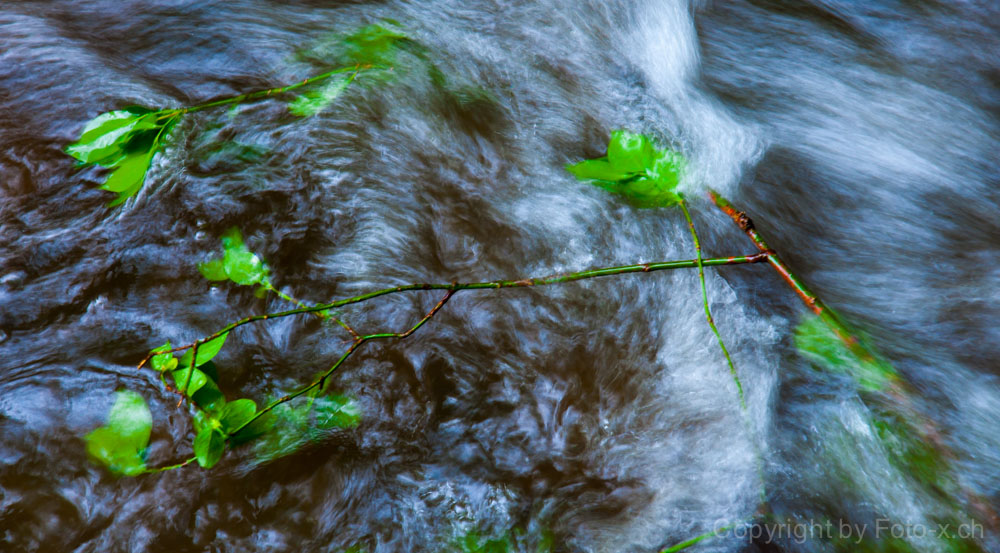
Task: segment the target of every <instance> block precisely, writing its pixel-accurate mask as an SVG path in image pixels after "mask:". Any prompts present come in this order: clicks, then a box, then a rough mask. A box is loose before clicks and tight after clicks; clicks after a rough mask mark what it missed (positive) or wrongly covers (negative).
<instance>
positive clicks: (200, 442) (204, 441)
mask: <svg viewBox="0 0 1000 553" xmlns="http://www.w3.org/2000/svg"><path fill="white" fill-rule="evenodd" d="M225 449H226V437H225V436H223V435H222V432H220V431H219V430H218V429H216V428H212V425H205V426H203V427H202V429H201V430H200V431H199V432H198V435H197V436H195V438H194V455H195V457H196V458H197V459H198V464H199V465H201V466H202V468H206V469H208V468H212V467H213V466H215V464H216V463H218V462H219V459H221V458H222V453H223V452H224V451H225Z"/></svg>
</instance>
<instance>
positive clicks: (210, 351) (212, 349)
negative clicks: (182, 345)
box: [178, 332, 229, 367]
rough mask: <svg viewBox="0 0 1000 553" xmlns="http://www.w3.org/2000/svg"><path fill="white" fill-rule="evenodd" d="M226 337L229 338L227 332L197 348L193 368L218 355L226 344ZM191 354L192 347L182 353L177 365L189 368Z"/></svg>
mask: <svg viewBox="0 0 1000 553" xmlns="http://www.w3.org/2000/svg"><path fill="white" fill-rule="evenodd" d="M227 336H229V333H228V332H226V333H224V334H222V335H221V336H219V337H217V338H212V339H211V340H209V341H207V342H205V343H203V344H200V345H199V346H198V357H197V358H196V359H195V363H194V366H195V367H200V366H202V365H204V364H205V363H208V362H209V361H211V360H212V358H214V357H215V356H216V355H218V353H219V350H221V349H222V346H223V345H224V344H225V343H226V337H227ZM192 352H194V348H193V347H192V348H191V349H189V350H187V351H186V352H184V355H182V356H181V359H180V361H179V362H178V364H179V365H180V366H181V367H190V366H191V356H192V355H193V353H192Z"/></svg>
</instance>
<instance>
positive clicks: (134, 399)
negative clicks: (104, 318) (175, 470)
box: [85, 390, 153, 476]
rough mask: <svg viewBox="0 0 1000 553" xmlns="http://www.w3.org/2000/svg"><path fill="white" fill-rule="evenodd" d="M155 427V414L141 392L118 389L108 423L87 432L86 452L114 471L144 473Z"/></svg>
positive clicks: (131, 473)
mask: <svg viewBox="0 0 1000 553" xmlns="http://www.w3.org/2000/svg"><path fill="white" fill-rule="evenodd" d="M152 427H153V416H152V414H151V413H150V412H149V407H147V406H146V401H145V400H144V399H143V398H142V396H140V395H139V394H137V393H135V392H132V391H128V390H125V391H121V392H118V393H117V394H116V396H115V403H114V405H113V406H112V407H111V412H110V413H109V414H108V423H107V424H106V425H104V426H102V427H99V428H97V429H95V430H94V431H93V432H91V433H89V434H87V436H86V438H85V439H86V441H87V452H88V453H90V455H91V456H93V457H94V458H95V459H97V460H98V461H100V462H101V463H103V464H104V465H105V466H106V467H108V469H109V470H110V471H111V472H112V473H114V474H120V475H126V476H135V475H137V474H141V473H142V472H145V470H146V459H145V457H146V450H147V448H148V446H149V436H150V433H151V431H152Z"/></svg>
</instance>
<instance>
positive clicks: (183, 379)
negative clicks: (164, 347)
mask: <svg viewBox="0 0 1000 553" xmlns="http://www.w3.org/2000/svg"><path fill="white" fill-rule="evenodd" d="M190 372H191V369H189V368H183V369H178V370H176V371H174V372H173V373H172V374H173V377H174V384H176V385H177V391H179V392H181V393H185V392H186V393H187V395H189V396H191V395H194V394H195V392H197V391H198V390H200V389H201V388H202V386H204V385H205V384H207V383H208V377H207V376H205V373H203V372H201V371H199V370H198V369H194V374H192V375H191V377H190V378H191V383H190V384H188V373H190ZM185 386H189V387H188V388H185Z"/></svg>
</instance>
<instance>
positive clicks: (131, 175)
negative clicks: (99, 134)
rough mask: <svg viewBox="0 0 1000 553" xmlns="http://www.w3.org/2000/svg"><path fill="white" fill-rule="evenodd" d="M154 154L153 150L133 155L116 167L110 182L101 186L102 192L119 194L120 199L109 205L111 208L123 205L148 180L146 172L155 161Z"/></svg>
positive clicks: (109, 178) (107, 181)
mask: <svg viewBox="0 0 1000 553" xmlns="http://www.w3.org/2000/svg"><path fill="white" fill-rule="evenodd" d="M154 153H155V152H154V151H153V150H149V151H147V152H142V153H137V154H131V155H128V156H126V157H125V158H124V159H123V160H121V161H120V162H118V163H117V164H116V165H115V168H114V169H113V170H112V172H111V175H110V176H109V177H108V180H106V181H104V184H102V185H101V186H100V188H101V190H107V191H108V192H117V193H118V197H117V198H115V199H114V200H113V201H112V202H111V203H109V204H108V206H109V207H113V206H116V205H119V204H121V203H123V202H124V201H125V200H127V199H129V198H131V197H132V196H134V195H135V193H136V192H138V191H139V189H140V188H141V187H142V182H143V180H144V179H145V178H146V171H148V170H149V164H150V163H151V162H152V161H153V154H154Z"/></svg>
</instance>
